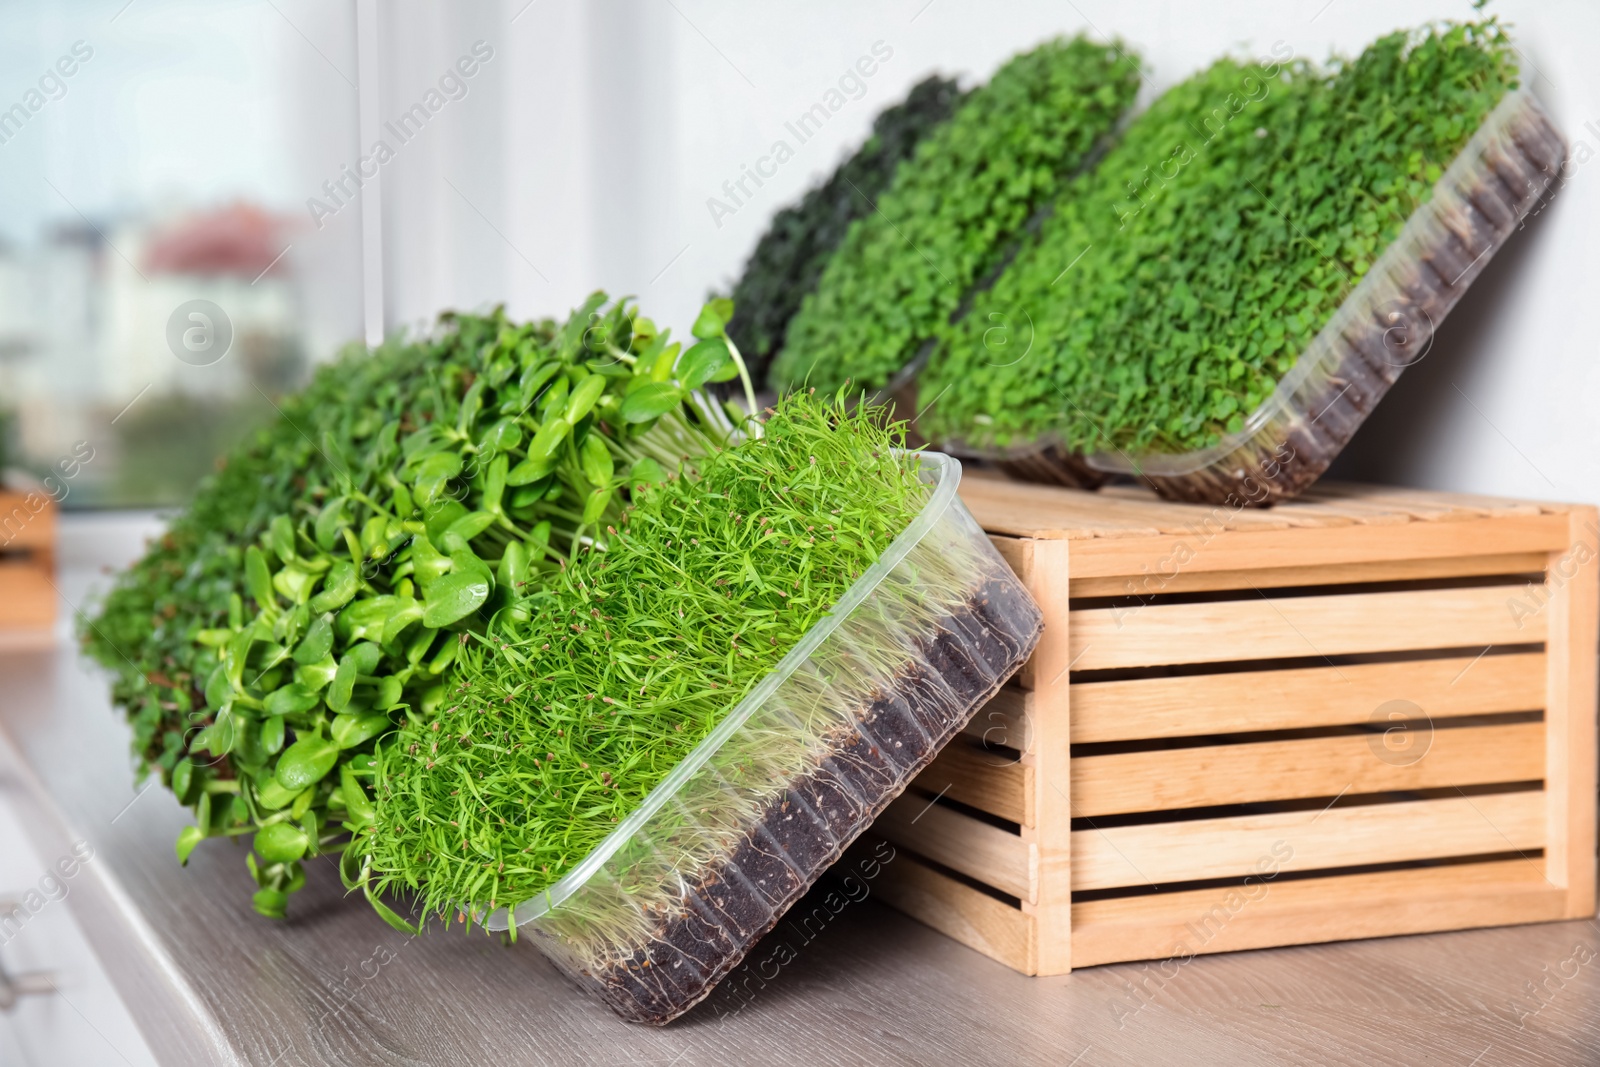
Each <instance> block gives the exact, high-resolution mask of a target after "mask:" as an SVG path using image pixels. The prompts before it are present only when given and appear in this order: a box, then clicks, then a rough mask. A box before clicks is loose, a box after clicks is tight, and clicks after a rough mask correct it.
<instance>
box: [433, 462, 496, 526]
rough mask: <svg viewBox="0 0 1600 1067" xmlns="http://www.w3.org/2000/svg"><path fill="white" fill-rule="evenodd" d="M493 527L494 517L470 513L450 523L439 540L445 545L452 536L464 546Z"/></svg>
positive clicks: (488, 514) (487, 514) (478, 512)
mask: <svg viewBox="0 0 1600 1067" xmlns="http://www.w3.org/2000/svg"><path fill="white" fill-rule="evenodd" d="M497 462H498V461H497ZM493 525H494V516H493V515H492V514H490V513H489V512H487V511H474V512H470V513H469V514H466V515H463V516H461V518H459V519H457V520H456V521H455V522H452V523H451V524H450V528H449V529H448V530H446V531H445V532H444V536H443V537H441V538H440V539H439V540H440V543H441V544H445V543H448V542H449V540H450V538H451V537H452V536H454V537H459V538H460V539H461V543H462V544H466V543H467V542H468V541H471V540H472V539H473V538H474V537H477V536H478V535H479V534H481V533H483V531H485V530H487V529H488V528H489V527H491V526H493Z"/></svg>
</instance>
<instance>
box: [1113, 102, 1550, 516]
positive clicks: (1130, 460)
mask: <svg viewBox="0 0 1600 1067" xmlns="http://www.w3.org/2000/svg"><path fill="white" fill-rule="evenodd" d="M1565 156H1566V142H1565V139H1564V138H1563V137H1562V136H1561V134H1560V132H1559V131H1557V129H1556V128H1555V125H1554V123H1552V122H1551V121H1550V117H1549V116H1548V115H1547V114H1546V113H1545V110H1544V108H1543V107H1542V106H1540V104H1539V101H1538V99H1537V98H1536V97H1535V96H1534V95H1533V93H1532V91H1531V90H1529V89H1528V88H1526V87H1524V88H1521V89H1517V90H1514V91H1512V92H1510V93H1507V94H1506V96H1505V98H1504V99H1502V100H1501V101H1500V103H1499V104H1498V105H1497V106H1496V107H1495V109H1494V110H1493V111H1491V112H1490V113H1489V115H1488V117H1487V118H1485V119H1484V121H1483V124H1482V125H1481V126H1480V127H1479V128H1478V131H1477V133H1475V134H1474V135H1473V137H1472V139H1471V140H1470V141H1468V142H1467V145H1466V147H1465V148H1463V149H1462V150H1461V153H1460V154H1459V155H1458V156H1456V158H1455V160H1454V161H1453V162H1452V163H1451V164H1450V167H1449V169H1448V170H1446V171H1445V172H1444V174H1443V175H1442V176H1441V177H1440V178H1439V181H1438V182H1437V183H1436V184H1435V185H1434V188H1433V196H1432V198H1431V199H1430V200H1429V201H1428V202H1427V203H1425V204H1423V205H1422V206H1421V207H1419V208H1418V209H1417V210H1416V211H1414V212H1413V213H1412V215H1411V217H1410V218H1409V219H1407V220H1406V224H1405V226H1404V227H1403V228H1402V229H1401V231H1400V234H1399V236H1398V237H1396V238H1395V240H1394V242H1393V243H1392V244H1390V246H1389V247H1388V248H1387V249H1385V250H1384V252H1383V254H1382V255H1381V256H1379V258H1378V260H1377V262H1376V263H1374V264H1373V265H1372V268H1371V269H1370V270H1369V271H1368V272H1367V274H1366V277H1364V278H1362V279H1361V281H1360V283H1358V284H1357V285H1356V287H1355V289H1354V290H1353V291H1352V292H1351V293H1350V295H1349V296H1348V297H1346V298H1345V300H1344V303H1342V304H1341V305H1340V306H1339V308H1338V310H1337V311H1335V312H1334V314H1333V317H1332V318H1330V319H1329V320H1328V322H1327V324H1326V325H1325V326H1323V328H1322V330H1321V331H1320V332H1319V333H1318V334H1317V336H1316V337H1315V338H1313V339H1312V341H1311V344H1310V346H1309V347H1308V348H1307V349H1306V351H1305V352H1304V353H1303V354H1302V355H1301V356H1300V359H1299V360H1298V361H1297V362H1296V363H1295V365H1294V367H1293V368H1291V369H1290V371H1289V373H1288V374H1285V375H1284V376H1283V379H1282V380H1281V381H1280V382H1279V383H1278V386H1277V388H1276V389H1275V390H1273V392H1272V395H1271V396H1269V397H1267V399H1266V400H1265V401H1263V402H1262V403H1261V405H1260V406H1259V407H1257V408H1256V410H1255V411H1254V412H1252V413H1251V415H1250V417H1249V418H1248V419H1247V420H1245V424H1244V428H1243V429H1242V430H1241V431H1240V432H1238V433H1234V434H1229V435H1228V436H1227V437H1225V438H1223V439H1222V440H1221V441H1219V442H1217V443H1216V444H1215V445H1212V446H1211V447H1209V448H1204V449H1199V450H1196V451H1193V452H1183V453H1176V454H1159V453H1144V454H1139V455H1128V454H1125V453H1119V452H1109V453H1098V454H1095V455H1091V456H1089V457H1087V462H1088V465H1089V466H1090V467H1092V468H1094V469H1095V470H1099V471H1102V472H1105V473H1108V474H1111V473H1118V474H1133V475H1136V476H1138V477H1139V478H1140V479H1142V480H1143V481H1144V482H1146V483H1147V484H1149V485H1150V487H1151V488H1153V489H1154V490H1155V491H1156V492H1157V493H1159V494H1161V495H1162V496H1164V497H1167V498H1168V499H1172V500H1188V501H1196V502H1204V503H1215V504H1232V505H1235V506H1242V505H1247V504H1253V505H1263V506H1264V505H1268V504H1271V503H1273V502H1275V501H1277V500H1281V499H1287V498H1289V497H1292V496H1295V495H1296V494H1298V493H1300V492H1303V491H1304V490H1305V489H1307V488H1309V487H1310V485H1311V484H1312V483H1313V482H1315V481H1316V480H1317V478H1319V477H1320V476H1321V475H1322V472H1323V471H1325V470H1327V469H1328V464H1329V463H1331V462H1333V458H1334V457H1335V456H1337V455H1338V454H1339V452H1340V450H1342V449H1343V448H1344V446H1345V445H1346V444H1347V443H1349V441H1350V438H1351V437H1352V436H1353V435H1354V434H1355V432H1356V429H1357V428H1358V427H1359V426H1360V425H1361V423H1362V422H1363V421H1364V420H1365V419H1366V417H1367V415H1368V414H1370V413H1371V411H1372V409H1373V408H1374V407H1375V406H1376V405H1377V403H1378V401H1379V400H1381V399H1382V398H1383V395H1384V394H1385V393H1386V392H1388V390H1389V387H1390V386H1391V385H1393V384H1394V382H1395V380H1396V379H1398V378H1399V377H1400V372H1401V371H1403V370H1405V368H1406V367H1408V366H1410V365H1411V364H1412V363H1415V362H1416V361H1417V360H1418V359H1420V358H1422V356H1423V355H1425V354H1426V353H1427V351H1428V348H1429V346H1430V345H1431V343H1432V341H1433V333H1434V330H1435V329H1436V328H1437V327H1438V325H1439V323H1440V322H1441V321H1443V319H1444V317H1445V315H1446V314H1448V313H1449V311H1450V309H1451V308H1453V307H1455V305H1456V301H1458V300H1460V299H1461V295H1462V294H1463V293H1464V292H1466V290H1467V287H1468V286H1469V285H1471V284H1472V282H1473V280H1474V279H1475V278H1477V276H1478V275H1479V273H1481V272H1482V270H1483V268H1484V265H1485V264H1486V263H1488V262H1489V259H1490V258H1491V257H1492V256H1493V255H1494V253H1495V252H1496V251H1497V250H1499V248H1500V247H1501V246H1502V245H1503V244H1505V242H1506V240H1507V238H1509V237H1510V236H1511V234H1512V233H1513V232H1515V231H1516V230H1517V229H1518V228H1519V226H1520V225H1521V222H1522V219H1523V218H1524V216H1526V215H1527V214H1528V212H1529V211H1531V210H1532V209H1533V207H1534V206H1535V205H1536V204H1537V203H1538V202H1539V199H1540V197H1541V196H1543V195H1544V193H1545V191H1546V190H1547V189H1548V188H1549V186H1550V183H1551V182H1552V181H1554V179H1555V177H1556V174H1557V172H1558V170H1559V169H1560V167H1561V164H1562V161H1563V159H1564V158H1565Z"/></svg>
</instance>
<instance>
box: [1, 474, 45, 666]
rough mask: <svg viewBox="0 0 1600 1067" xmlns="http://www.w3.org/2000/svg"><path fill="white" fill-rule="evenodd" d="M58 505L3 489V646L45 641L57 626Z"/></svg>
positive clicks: (40, 495) (32, 494)
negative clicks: (56, 559)
mask: <svg viewBox="0 0 1600 1067" xmlns="http://www.w3.org/2000/svg"><path fill="white" fill-rule="evenodd" d="M55 544H56V505H55V501H53V500H52V499H51V498H50V497H49V496H48V495H47V494H45V493H43V492H21V493H19V492H8V491H6V490H4V489H0V648H9V647H18V646H35V645H41V644H47V643H49V642H50V640H51V636H52V634H53V632H54V629H55V622H56V599H57V595H56V587H55Z"/></svg>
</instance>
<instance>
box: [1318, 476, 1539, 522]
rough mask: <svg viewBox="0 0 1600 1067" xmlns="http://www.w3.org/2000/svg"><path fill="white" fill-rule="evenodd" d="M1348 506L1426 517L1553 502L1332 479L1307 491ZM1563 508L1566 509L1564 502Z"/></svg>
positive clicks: (1510, 511) (1515, 511)
mask: <svg viewBox="0 0 1600 1067" xmlns="http://www.w3.org/2000/svg"><path fill="white" fill-rule="evenodd" d="M1306 495H1307V496H1308V497H1310V498H1312V499H1314V500H1326V501H1329V502H1336V503H1338V504H1342V505H1345V506H1353V505H1357V504H1360V505H1364V506H1370V507H1380V508H1386V509H1389V510H1391V511H1400V512H1403V513H1405V514H1409V515H1412V516H1415V517H1416V518H1418V519H1422V520H1424V521H1438V520H1439V519H1446V520H1459V518H1460V517H1461V516H1464V515H1472V516H1477V515H1489V516H1505V515H1538V514H1542V513H1544V512H1546V511H1548V510H1549V509H1550V508H1551V507H1552V506H1553V505H1541V504H1538V503H1535V502H1533V501H1529V500H1513V499H1511V498H1509V497H1497V496H1479V495H1477V494H1474V493H1447V492H1441V491H1439V490H1420V489H1402V488H1397V487H1395V486H1388V485H1352V484H1349V483H1342V484H1341V483H1339V482H1330V483H1328V484H1326V485H1316V486H1313V487H1312V488H1311V489H1310V491H1309V492H1307V494H1306ZM1560 510H1562V511H1565V510H1566V508H1565V507H1564V506H1561V507H1560Z"/></svg>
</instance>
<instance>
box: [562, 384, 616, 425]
mask: <svg viewBox="0 0 1600 1067" xmlns="http://www.w3.org/2000/svg"><path fill="white" fill-rule="evenodd" d="M605 391H606V380H605V378H604V377H602V376H601V375H598V374H591V375H589V377H587V378H585V379H584V380H583V381H581V382H579V383H578V387H577V388H576V389H574V390H573V391H572V396H570V397H568V398H567V410H566V411H565V412H564V413H563V414H562V416H561V417H562V418H563V419H565V420H566V423H567V425H568V426H576V425H578V423H579V422H580V421H582V419H583V417H584V416H585V415H587V414H589V409H591V408H593V407H594V402H595V401H596V400H599V399H600V394H601V393H603V392H605Z"/></svg>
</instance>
